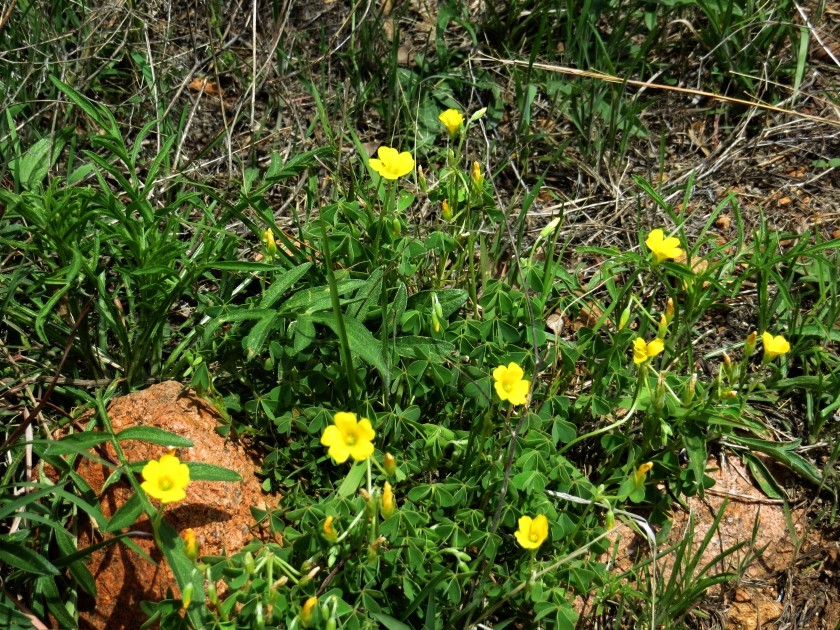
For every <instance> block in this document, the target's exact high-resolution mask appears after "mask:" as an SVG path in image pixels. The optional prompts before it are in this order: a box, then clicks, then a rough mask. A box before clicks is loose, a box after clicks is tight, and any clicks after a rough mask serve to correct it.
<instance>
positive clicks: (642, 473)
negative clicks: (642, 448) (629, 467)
mask: <svg viewBox="0 0 840 630" xmlns="http://www.w3.org/2000/svg"><path fill="white" fill-rule="evenodd" d="M651 468H653V462H645V463H644V464H642V465H641V466H639V467H638V468H637V469H636V470H635V471H634V472H633V477H634V478H635V481H636V485H637V486H641V485H642V484H644V482H645V478H646V477H647V474H648V472H650V469H651Z"/></svg>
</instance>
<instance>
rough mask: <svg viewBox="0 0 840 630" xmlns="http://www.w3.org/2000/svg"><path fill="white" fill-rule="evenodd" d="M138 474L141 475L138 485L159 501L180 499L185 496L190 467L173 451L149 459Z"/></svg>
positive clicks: (169, 501)
mask: <svg viewBox="0 0 840 630" xmlns="http://www.w3.org/2000/svg"><path fill="white" fill-rule="evenodd" d="M140 474H142V475H143V483H142V484H140V487H141V488H143V490H145V491H146V494H148V495H149V496H150V497H152V498H154V499H157V500H158V501H160V502H161V503H173V502H175V501H182V500H183V499H184V498H185V497H186V496H187V493H186V492H185V488H186V487H187V485H188V484H189V483H190V469H189V468H188V467H187V465H186V464H182V463H181V461H180V460H179V459H178V458H177V457H175V455H174V454H173V453H166V454H164V455H161V457H160V460H156V459H153V460H151V461H149V463H147V464H146V465H145V466H143V470H142V472H141V473H140Z"/></svg>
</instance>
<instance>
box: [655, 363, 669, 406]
mask: <svg viewBox="0 0 840 630" xmlns="http://www.w3.org/2000/svg"><path fill="white" fill-rule="evenodd" d="M665 389H666V388H665V371H664V370H661V371H660V372H659V376H658V377H657V379H656V391H655V392H654V396H653V406H654V408H655V409H656V410H657V411H662V408H663V407H664V406H665Z"/></svg>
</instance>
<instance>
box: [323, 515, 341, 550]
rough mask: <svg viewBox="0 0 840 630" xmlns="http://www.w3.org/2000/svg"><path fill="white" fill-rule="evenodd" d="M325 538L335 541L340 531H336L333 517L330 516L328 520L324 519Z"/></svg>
mask: <svg viewBox="0 0 840 630" xmlns="http://www.w3.org/2000/svg"><path fill="white" fill-rule="evenodd" d="M323 530H324V538H326V539H327V540H328V541H330V542H331V543H334V542H335V541H336V539H337V538H338V532H336V531H335V527H333V517H332V516H328V517H327V520H325V521H324V526H323Z"/></svg>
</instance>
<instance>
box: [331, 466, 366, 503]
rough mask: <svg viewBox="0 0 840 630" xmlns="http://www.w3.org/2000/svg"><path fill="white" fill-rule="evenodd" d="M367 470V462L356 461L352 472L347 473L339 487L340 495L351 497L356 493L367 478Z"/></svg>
mask: <svg viewBox="0 0 840 630" xmlns="http://www.w3.org/2000/svg"><path fill="white" fill-rule="evenodd" d="M365 471H367V464H366V463H365V462H356V463H355V464H353V467H352V468H351V469H350V472H349V473H347V476H346V477H345V478H344V481H342V482H341V485H340V486H339V488H338V496H340V497H349V496H352V495H354V494H355V493H356V490H357V489H358V488H359V486H360V485H361V483H362V479H364V478H365Z"/></svg>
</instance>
